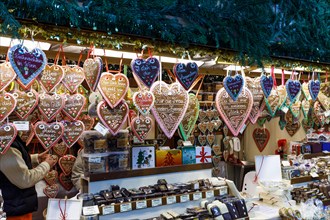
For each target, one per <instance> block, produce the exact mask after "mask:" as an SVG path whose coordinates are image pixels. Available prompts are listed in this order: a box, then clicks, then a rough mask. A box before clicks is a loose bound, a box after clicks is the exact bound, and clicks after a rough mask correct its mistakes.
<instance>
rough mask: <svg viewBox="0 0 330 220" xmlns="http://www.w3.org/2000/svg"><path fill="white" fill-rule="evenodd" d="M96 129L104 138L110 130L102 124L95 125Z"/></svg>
mask: <svg viewBox="0 0 330 220" xmlns="http://www.w3.org/2000/svg"><path fill="white" fill-rule="evenodd" d="M94 129H95V130H97V131H98V132H100V133H101V134H102V135H103V136H105V135H106V134H107V133H108V129H107V128H106V127H105V126H104V125H103V124H102V123H100V122H98V123H97V124H96V125H95V127H94Z"/></svg>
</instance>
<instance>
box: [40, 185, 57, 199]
mask: <svg viewBox="0 0 330 220" xmlns="http://www.w3.org/2000/svg"><path fill="white" fill-rule="evenodd" d="M43 191H44V193H45V195H46V196H47V197H48V198H55V197H56V196H57V194H58V191H59V188H58V186H57V184H54V185H51V186H46V187H45V188H44V190H43Z"/></svg>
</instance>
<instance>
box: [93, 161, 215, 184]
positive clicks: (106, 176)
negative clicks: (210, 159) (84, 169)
mask: <svg viewBox="0 0 330 220" xmlns="http://www.w3.org/2000/svg"><path fill="white" fill-rule="evenodd" d="M212 167H213V165H212V163H202V164H189V165H181V166H170V167H157V168H150V169H140V170H126V171H118V172H111V173H97V174H90V175H89V181H90V182H95V181H102V180H113V179H122V178H130V177H137V176H149V175H157V174H163V173H176V172H182V171H194V170H204V169H211V168H212Z"/></svg>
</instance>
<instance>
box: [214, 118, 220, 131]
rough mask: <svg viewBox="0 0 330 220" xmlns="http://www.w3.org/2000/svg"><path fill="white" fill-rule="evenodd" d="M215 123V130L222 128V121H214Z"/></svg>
mask: <svg viewBox="0 0 330 220" xmlns="http://www.w3.org/2000/svg"><path fill="white" fill-rule="evenodd" d="M212 122H213V123H214V130H216V131H217V130H218V129H219V128H220V126H221V125H222V121H221V120H220V119H217V120H214V121H212Z"/></svg>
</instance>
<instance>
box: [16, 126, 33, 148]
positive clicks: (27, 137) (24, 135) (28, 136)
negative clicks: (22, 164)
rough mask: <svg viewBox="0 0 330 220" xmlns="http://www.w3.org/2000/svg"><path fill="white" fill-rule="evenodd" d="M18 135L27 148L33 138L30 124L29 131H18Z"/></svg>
mask: <svg viewBox="0 0 330 220" xmlns="http://www.w3.org/2000/svg"><path fill="white" fill-rule="evenodd" d="M18 135H19V136H20V138H21V139H22V140H23V141H24V142H25V144H26V146H28V145H29V144H30V143H31V141H32V139H33V137H34V130H33V126H32V124H31V122H30V123H29V130H28V131H18Z"/></svg>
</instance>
